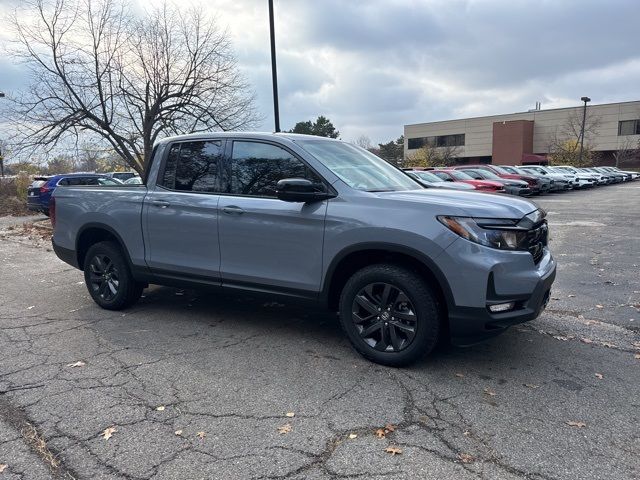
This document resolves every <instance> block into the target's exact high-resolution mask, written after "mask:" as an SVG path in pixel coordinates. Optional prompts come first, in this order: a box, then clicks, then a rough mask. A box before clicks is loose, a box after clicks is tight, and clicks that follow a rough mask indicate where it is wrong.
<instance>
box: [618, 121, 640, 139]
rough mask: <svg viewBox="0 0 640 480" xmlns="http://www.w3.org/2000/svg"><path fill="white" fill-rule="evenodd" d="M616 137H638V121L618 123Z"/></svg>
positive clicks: (639, 123)
mask: <svg viewBox="0 0 640 480" xmlns="http://www.w3.org/2000/svg"><path fill="white" fill-rule="evenodd" d="M618 135H640V119H638V120H623V121H621V122H618Z"/></svg>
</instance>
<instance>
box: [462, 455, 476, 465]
mask: <svg viewBox="0 0 640 480" xmlns="http://www.w3.org/2000/svg"><path fill="white" fill-rule="evenodd" d="M458 458H459V459H460V461H461V462H462V463H473V462H475V460H476V459H475V457H474V456H473V455H469V454H468V453H460V454H459V455H458Z"/></svg>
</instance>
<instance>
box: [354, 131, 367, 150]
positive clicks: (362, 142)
mask: <svg viewBox="0 0 640 480" xmlns="http://www.w3.org/2000/svg"><path fill="white" fill-rule="evenodd" d="M352 143H353V144H354V145H357V146H358V147H361V148H364V149H365V150H370V149H371V147H372V144H371V139H370V138H369V137H367V136H366V135H360V136H359V137H358V138H356V139H355V140H354V141H353V142H352Z"/></svg>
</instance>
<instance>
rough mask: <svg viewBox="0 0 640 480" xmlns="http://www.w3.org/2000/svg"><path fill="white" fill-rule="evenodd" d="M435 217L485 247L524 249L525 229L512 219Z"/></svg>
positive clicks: (450, 228)
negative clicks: (517, 225)
mask: <svg viewBox="0 0 640 480" xmlns="http://www.w3.org/2000/svg"><path fill="white" fill-rule="evenodd" d="M437 218H438V220H439V221H440V223H442V224H443V225H444V226H445V227H447V228H448V229H449V230H451V231H452V232H454V233H457V234H458V235H460V236H461V237H462V238H466V239H467V240H470V241H472V242H475V243H479V244H480V245H484V246H485V247H491V248H498V249H500V250H526V242H527V231H526V230H523V229H521V228H518V227H516V221H514V220H503V219H494V218H479V219H474V218H470V217H447V216H438V217H437Z"/></svg>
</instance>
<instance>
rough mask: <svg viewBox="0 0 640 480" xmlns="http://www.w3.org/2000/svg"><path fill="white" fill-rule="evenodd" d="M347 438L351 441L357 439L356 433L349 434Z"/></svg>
mask: <svg viewBox="0 0 640 480" xmlns="http://www.w3.org/2000/svg"><path fill="white" fill-rule="evenodd" d="M349 438H350V439H351V440H353V439H354V438H358V434H357V433H350V434H349Z"/></svg>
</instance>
